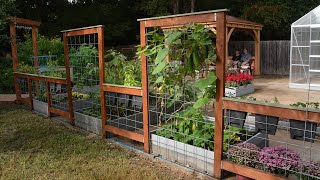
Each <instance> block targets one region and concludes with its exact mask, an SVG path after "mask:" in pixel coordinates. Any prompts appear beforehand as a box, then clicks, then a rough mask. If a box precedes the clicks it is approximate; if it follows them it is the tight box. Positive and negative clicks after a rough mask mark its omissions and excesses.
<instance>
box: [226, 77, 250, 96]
mask: <svg viewBox="0 0 320 180" xmlns="http://www.w3.org/2000/svg"><path fill="white" fill-rule="evenodd" d="M252 80H253V78H252V76H251V75H249V74H244V73H237V74H229V75H227V77H226V79H225V82H226V83H225V96H227V97H238V96H243V95H246V94H250V93H252V92H253V91H254V86H253V83H252Z"/></svg>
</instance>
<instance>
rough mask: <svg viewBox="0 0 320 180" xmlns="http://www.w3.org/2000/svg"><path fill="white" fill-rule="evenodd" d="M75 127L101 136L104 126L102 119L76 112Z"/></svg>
mask: <svg viewBox="0 0 320 180" xmlns="http://www.w3.org/2000/svg"><path fill="white" fill-rule="evenodd" d="M74 118H75V125H76V126H77V127H80V128H81V129H84V130H86V131H89V132H92V133H95V134H99V135H101V132H102V124H101V119H99V118H96V117H92V116H88V115H85V114H82V113H78V112H75V113H74Z"/></svg>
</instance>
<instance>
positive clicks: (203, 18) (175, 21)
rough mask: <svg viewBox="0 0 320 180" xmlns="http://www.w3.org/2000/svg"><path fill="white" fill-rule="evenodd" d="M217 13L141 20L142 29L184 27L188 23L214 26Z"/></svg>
mask: <svg viewBox="0 0 320 180" xmlns="http://www.w3.org/2000/svg"><path fill="white" fill-rule="evenodd" d="M216 14H217V13H208V14H195V15H190V16H178V17H169V18H163V19H150V20H142V21H140V24H141V23H144V27H145V28H147V27H168V26H179V25H185V24H188V23H196V24H199V23H206V24H214V23H215V21H216Z"/></svg>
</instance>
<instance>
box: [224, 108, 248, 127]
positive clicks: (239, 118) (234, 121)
mask: <svg viewBox="0 0 320 180" xmlns="http://www.w3.org/2000/svg"><path fill="white" fill-rule="evenodd" d="M226 117H227V118H226V124H227V125H230V126H235V127H239V128H243V126H244V123H245V120H246V117H247V112H242V111H235V110H229V109H227V110H226Z"/></svg>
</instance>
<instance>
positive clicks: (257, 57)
mask: <svg viewBox="0 0 320 180" xmlns="http://www.w3.org/2000/svg"><path fill="white" fill-rule="evenodd" d="M253 32H254V34H255V40H254V46H255V48H254V49H255V55H254V57H255V60H254V66H255V67H254V75H260V74H261V67H260V66H261V63H260V51H261V50H260V30H254V31H253Z"/></svg>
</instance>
